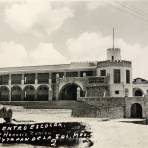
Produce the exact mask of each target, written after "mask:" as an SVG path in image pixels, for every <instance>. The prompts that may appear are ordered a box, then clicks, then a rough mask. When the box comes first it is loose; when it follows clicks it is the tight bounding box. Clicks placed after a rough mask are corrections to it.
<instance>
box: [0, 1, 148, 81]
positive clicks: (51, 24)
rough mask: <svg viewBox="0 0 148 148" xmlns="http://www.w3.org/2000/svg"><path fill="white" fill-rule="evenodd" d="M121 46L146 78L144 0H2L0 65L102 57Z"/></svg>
mask: <svg viewBox="0 0 148 148" xmlns="http://www.w3.org/2000/svg"><path fill="white" fill-rule="evenodd" d="M113 27H114V28H115V47H116V48H120V49H121V57H122V59H123V60H129V61H132V65H133V77H134V78H136V77H142V78H145V79H148V68H147V66H146V65H147V63H148V1H146V0H145V1H144V0H128V1H127V0H91V1H85V0H81V1H79V0H73V1H69V0H65V1H63V0H59V1H54V0H52V1H51V0H0V67H12V66H30V65H52V64H62V63H63V64H64V63H69V62H71V61H75V62H76V61H100V60H106V49H107V48H111V47H112V46H113V45H112V42H113V41H112V30H113Z"/></svg>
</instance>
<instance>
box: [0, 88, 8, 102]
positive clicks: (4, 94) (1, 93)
mask: <svg viewBox="0 0 148 148" xmlns="http://www.w3.org/2000/svg"><path fill="white" fill-rule="evenodd" d="M0 100H1V101H9V88H8V87H7V86H1V87H0Z"/></svg>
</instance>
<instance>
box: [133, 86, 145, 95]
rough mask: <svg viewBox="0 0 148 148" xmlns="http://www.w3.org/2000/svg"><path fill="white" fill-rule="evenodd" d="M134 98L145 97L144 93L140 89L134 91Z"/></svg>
mask: <svg viewBox="0 0 148 148" xmlns="http://www.w3.org/2000/svg"><path fill="white" fill-rule="evenodd" d="M134 96H143V91H142V90H141V89H140V88H138V89H136V90H135V91H134Z"/></svg>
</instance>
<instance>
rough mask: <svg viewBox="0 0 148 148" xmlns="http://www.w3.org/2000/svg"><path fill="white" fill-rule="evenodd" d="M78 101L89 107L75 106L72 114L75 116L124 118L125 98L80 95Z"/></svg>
mask: <svg viewBox="0 0 148 148" xmlns="http://www.w3.org/2000/svg"><path fill="white" fill-rule="evenodd" d="M79 101H82V102H84V103H86V104H89V105H90V106H91V107H90V108H79V109H78V108H76V109H74V110H73V112H72V115H73V116H77V117H96V118H124V116H125V98H117V97H114V98H110V97H105V98H99V97H80V98H79Z"/></svg>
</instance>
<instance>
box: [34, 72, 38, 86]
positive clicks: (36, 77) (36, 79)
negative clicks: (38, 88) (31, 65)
mask: <svg viewBox="0 0 148 148" xmlns="http://www.w3.org/2000/svg"><path fill="white" fill-rule="evenodd" d="M37 84H38V75H37V73H35V85H37Z"/></svg>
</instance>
